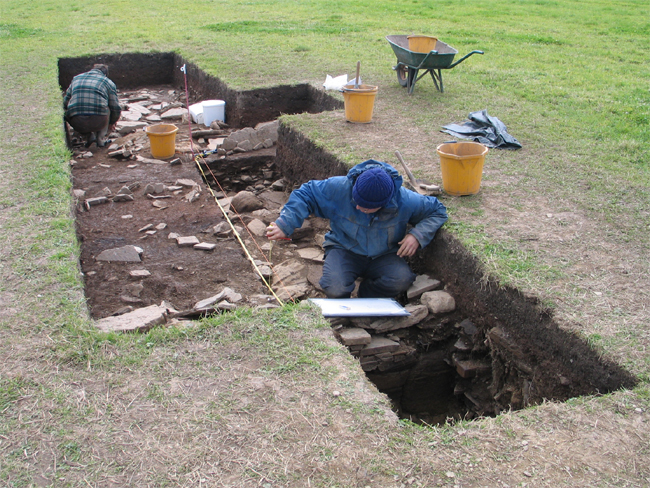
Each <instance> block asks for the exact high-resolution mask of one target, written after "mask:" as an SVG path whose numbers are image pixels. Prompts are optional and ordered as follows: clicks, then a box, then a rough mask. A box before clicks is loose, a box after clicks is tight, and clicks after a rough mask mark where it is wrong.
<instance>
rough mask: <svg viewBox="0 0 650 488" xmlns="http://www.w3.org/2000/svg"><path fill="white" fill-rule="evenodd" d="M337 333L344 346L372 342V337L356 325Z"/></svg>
mask: <svg viewBox="0 0 650 488" xmlns="http://www.w3.org/2000/svg"><path fill="white" fill-rule="evenodd" d="M337 335H338V337H339V339H340V341H341V344H343V345H344V346H358V345H361V344H370V342H371V341H372V337H371V336H370V334H368V333H367V332H366V331H365V330H364V329H360V328H358V327H355V328H353V329H341V330H339V331H337Z"/></svg>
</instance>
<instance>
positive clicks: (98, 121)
mask: <svg viewBox="0 0 650 488" xmlns="http://www.w3.org/2000/svg"><path fill="white" fill-rule="evenodd" d="M63 108H64V110H65V116H64V118H65V120H66V122H68V123H69V124H70V125H71V126H72V128H73V129H74V130H76V131H77V132H79V133H80V134H82V135H83V136H84V137H85V138H86V147H90V145H91V144H92V143H93V142H96V143H97V146H99V147H104V146H105V145H106V143H107V142H109V141H108V140H107V139H106V135H107V134H108V132H109V130H113V129H114V128H115V123H116V122H117V121H118V120H119V118H120V114H121V112H122V110H121V108H120V104H119V100H118V98H117V87H116V86H115V83H113V81H111V80H110V79H109V78H108V66H106V65H105V64H95V65H94V66H93V68H92V69H91V70H90V71H87V72H86V73H81V74H79V75H77V76H75V77H74V78H73V79H72V83H70V86H69V87H68V89H67V91H66V93H65V97H64V98H63Z"/></svg>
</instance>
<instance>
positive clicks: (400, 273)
mask: <svg viewBox="0 0 650 488" xmlns="http://www.w3.org/2000/svg"><path fill="white" fill-rule="evenodd" d="M392 279H393V284H394V287H395V288H396V289H399V290H400V291H406V290H407V289H408V288H409V287H410V286H411V285H412V284H413V282H414V281H415V273H413V271H411V270H410V268H408V267H405V268H402V269H399V270H396V272H395V273H394V274H393V276H392Z"/></svg>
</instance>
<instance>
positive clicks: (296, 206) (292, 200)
mask: <svg viewBox="0 0 650 488" xmlns="http://www.w3.org/2000/svg"><path fill="white" fill-rule="evenodd" d="M326 185H327V180H322V181H321V180H312V181H308V182H307V183H304V184H303V185H301V186H300V188H298V189H297V190H294V191H293V192H292V193H291V196H290V197H289V200H288V201H287V203H286V204H285V205H284V207H283V208H282V211H281V212H280V217H278V219H277V220H276V221H275V225H276V226H277V230H279V231H281V232H282V233H283V234H284V237H290V236H291V234H293V231H294V230H296V229H298V228H300V227H301V226H302V223H303V222H304V220H305V219H306V218H307V217H309V216H310V215H312V214H313V215H316V216H318V217H322V216H323V215H322V213H321V212H320V208H319V207H320V206H319V204H318V199H319V198H320V199H324V198H327V197H326V196H325V195H324V194H323V188H324V187H325V186H326ZM273 235H275V232H274V233H273ZM267 236H268V230H267Z"/></svg>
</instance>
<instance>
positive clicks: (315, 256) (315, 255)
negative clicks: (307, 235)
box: [296, 247, 323, 263]
mask: <svg viewBox="0 0 650 488" xmlns="http://www.w3.org/2000/svg"><path fill="white" fill-rule="evenodd" d="M296 252H297V253H298V256H300V257H301V258H303V259H307V260H309V261H314V262H316V263H322V262H323V251H321V250H320V249H318V248H315V247H306V248H304V249H298V250H297V251H296Z"/></svg>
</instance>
